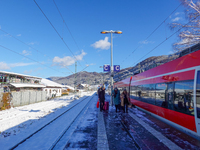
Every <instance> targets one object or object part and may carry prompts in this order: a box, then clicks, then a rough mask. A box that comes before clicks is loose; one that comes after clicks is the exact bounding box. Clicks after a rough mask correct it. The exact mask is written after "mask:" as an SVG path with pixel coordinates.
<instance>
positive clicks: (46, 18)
mask: <svg viewBox="0 0 200 150" xmlns="http://www.w3.org/2000/svg"><path fill="white" fill-rule="evenodd" d="M34 2H35V4H36V5H37V7H38V8H39V9H40V11H41V12H42V14H43V15H44V16H45V18H46V19H47V21H48V22H49V24H50V25H51V26H52V28H53V29H54V30H55V32H56V33H57V34H58V36H59V37H60V39H61V40H62V41H63V43H64V44H65V46H66V47H67V48H68V50H69V51H70V52H71V54H72V55H73V56H74V58H75V59H76V61H77V62H78V63H79V65H80V66H81V67H82V65H81V64H80V62H79V61H78V60H77V58H76V56H75V55H74V54H73V52H72V51H71V49H70V48H69V46H68V45H67V43H66V42H65V41H64V39H63V38H62V36H61V35H60V34H59V32H58V31H57V30H56V28H55V27H54V25H53V24H52V23H51V21H50V20H49V18H48V17H47V16H46V14H45V13H44V11H43V10H42V9H41V7H40V6H39V5H38V3H37V2H36V1H35V0H34Z"/></svg>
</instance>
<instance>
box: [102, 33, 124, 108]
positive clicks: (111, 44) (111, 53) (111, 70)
mask: <svg viewBox="0 0 200 150" xmlns="http://www.w3.org/2000/svg"><path fill="white" fill-rule="evenodd" d="M108 33H110V36H111V38H110V55H111V69H110V75H111V76H110V82H111V83H110V85H111V92H110V93H111V102H110V105H111V106H113V97H112V91H113V75H114V74H113V43H112V34H113V33H115V34H122V31H119V30H117V31H113V30H110V31H107V30H103V31H102V32H101V34H108Z"/></svg>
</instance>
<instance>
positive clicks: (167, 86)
mask: <svg viewBox="0 0 200 150" xmlns="http://www.w3.org/2000/svg"><path fill="white" fill-rule="evenodd" d="M187 53H188V54H187ZM180 54H181V57H179V58H177V59H175V60H173V61H170V62H168V63H165V64H163V65H160V66H158V67H155V68H153V69H150V70H148V71H145V72H143V73H140V74H137V75H134V76H132V77H130V78H127V79H124V80H122V81H119V82H116V83H115V84H114V86H115V87H118V88H127V89H130V101H131V102H132V103H133V104H134V105H135V106H137V107H138V108H140V109H142V110H144V111H146V112H148V113H150V114H152V115H154V116H155V117H157V118H159V119H161V120H163V121H165V122H167V123H168V124H170V125H173V126H174V127H176V128H178V129H180V130H182V131H185V132H187V133H189V134H192V135H194V136H195V137H196V138H198V139H200V44H197V45H195V46H193V47H191V48H188V49H186V50H184V51H182V52H181V53H180Z"/></svg>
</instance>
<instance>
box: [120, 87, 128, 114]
mask: <svg viewBox="0 0 200 150" xmlns="http://www.w3.org/2000/svg"><path fill="white" fill-rule="evenodd" d="M120 98H121V106H122V107H123V110H124V113H125V109H126V113H128V105H129V94H128V92H127V91H126V89H124V90H123V92H122V94H121V96H120Z"/></svg>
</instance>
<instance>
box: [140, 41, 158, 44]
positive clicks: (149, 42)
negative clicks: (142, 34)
mask: <svg viewBox="0 0 200 150" xmlns="http://www.w3.org/2000/svg"><path fill="white" fill-rule="evenodd" d="M139 43H140V44H153V43H155V42H153V41H148V40H144V41H140V42H139Z"/></svg>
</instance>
